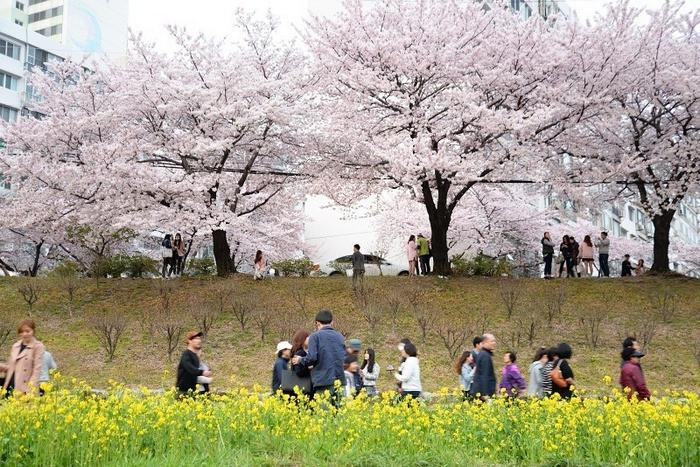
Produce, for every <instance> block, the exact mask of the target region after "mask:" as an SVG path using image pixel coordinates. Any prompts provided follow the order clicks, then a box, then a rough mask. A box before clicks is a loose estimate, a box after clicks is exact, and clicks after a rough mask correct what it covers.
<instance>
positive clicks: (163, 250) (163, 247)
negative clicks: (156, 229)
mask: <svg viewBox="0 0 700 467" xmlns="http://www.w3.org/2000/svg"><path fill="white" fill-rule="evenodd" d="M160 255H161V256H162V257H163V268H162V269H161V276H163V277H165V275H166V274H167V273H168V268H170V269H171V270H172V266H171V265H172V262H173V242H172V235H171V234H165V237H164V238H163V241H162V242H160Z"/></svg>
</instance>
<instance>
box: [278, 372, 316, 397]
mask: <svg viewBox="0 0 700 467" xmlns="http://www.w3.org/2000/svg"><path fill="white" fill-rule="evenodd" d="M280 376H281V379H282V381H281V383H282V384H281V385H280V387H281V388H282V391H283V392H289V393H293V392H294V388H295V387H298V388H299V389H300V390H301V392H302V393H304V394H311V378H302V377H300V376H299V375H297V374H296V372H295V371H294V370H292V369H290V368H289V367H286V368H285V369H284V370H282V374H281V375H280Z"/></svg>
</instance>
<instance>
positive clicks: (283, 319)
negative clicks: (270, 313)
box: [275, 311, 303, 341]
mask: <svg viewBox="0 0 700 467" xmlns="http://www.w3.org/2000/svg"><path fill="white" fill-rule="evenodd" d="M301 321H302V320H301V319H300V318H299V315H298V314H297V313H294V312H283V311H280V312H279V313H277V315H276V316H275V331H276V334H277V338H278V339H279V340H286V341H291V340H292V336H293V335H294V333H295V332H297V330H298V329H301V328H303V325H301V324H300V323H301Z"/></svg>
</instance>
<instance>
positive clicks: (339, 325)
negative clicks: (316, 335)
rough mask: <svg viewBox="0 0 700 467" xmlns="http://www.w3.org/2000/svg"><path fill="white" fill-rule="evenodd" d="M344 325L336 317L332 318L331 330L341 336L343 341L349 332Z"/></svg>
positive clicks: (343, 321) (344, 322) (344, 323)
mask: <svg viewBox="0 0 700 467" xmlns="http://www.w3.org/2000/svg"><path fill="white" fill-rule="evenodd" d="M346 324H347V323H346V321H345V320H344V319H340V318H338V317H337V316H334V317H333V329H335V330H336V331H338V332H339V333H340V334H342V335H343V337H344V338H345V339H347V338H348V337H349V336H350V331H351V328H350V327H348V326H346Z"/></svg>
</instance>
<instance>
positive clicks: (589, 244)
mask: <svg viewBox="0 0 700 467" xmlns="http://www.w3.org/2000/svg"><path fill="white" fill-rule="evenodd" d="M540 243H541V244H542V257H543V259H544V278H545V279H552V278H553V277H554V274H553V271H552V263H553V262H554V259H555V258H554V254H555V247H556V244H555V243H554V240H553V239H552V236H551V235H550V233H549V232H545V233H544V235H543V236H542V240H541V241H540ZM595 250H598V265H597V266H596V264H595ZM558 251H559V254H558V256H557V258H556V263H557V264H558V265H559V271H558V275H557V277H562V275H563V274H564V273H566V277H592V276H593V270H594V269H596V270H597V272H598V276H600V277H610V267H609V264H608V260H609V257H610V238H609V237H608V233H607V232H601V233H600V237H597V238H596V239H595V241H593V240H591V236H590V235H585V236H584V237H583V242H582V243H579V242H578V241H576V238H575V237H574V236H573V235H564V237H563V238H562V240H561V243H560V244H559V250H558ZM621 268H622V269H621V274H620V275H621V276H622V277H627V276H631V275H632V273H633V272H634V275H635V276H641V275H642V274H644V273H645V272H646V267H645V266H644V260H643V259H639V260H638V261H637V264H636V265H634V266H633V265H632V263H631V261H630V255H624V260H623V261H622V264H621Z"/></svg>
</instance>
